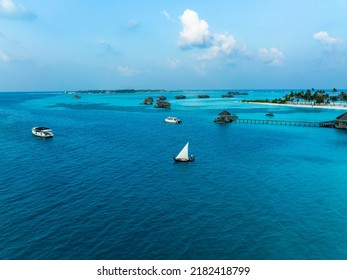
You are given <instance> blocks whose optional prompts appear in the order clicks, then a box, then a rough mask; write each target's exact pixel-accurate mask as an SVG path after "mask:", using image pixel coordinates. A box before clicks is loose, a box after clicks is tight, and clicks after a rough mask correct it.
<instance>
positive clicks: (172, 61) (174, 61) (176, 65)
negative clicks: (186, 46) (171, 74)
mask: <svg viewBox="0 0 347 280" xmlns="http://www.w3.org/2000/svg"><path fill="white" fill-rule="evenodd" d="M167 62H168V64H169V67H170V68H171V69H177V68H179V67H180V66H181V61H179V60H178V59H176V58H171V57H168V59H167Z"/></svg>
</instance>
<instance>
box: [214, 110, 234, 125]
mask: <svg viewBox="0 0 347 280" xmlns="http://www.w3.org/2000/svg"><path fill="white" fill-rule="evenodd" d="M237 119H238V117H237V116H236V115H231V114H230V113H229V112H228V111H226V110H224V111H223V112H221V113H219V114H218V117H217V118H215V119H214V122H216V123H231V122H233V121H235V120H237Z"/></svg>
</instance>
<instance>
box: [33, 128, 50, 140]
mask: <svg viewBox="0 0 347 280" xmlns="http://www.w3.org/2000/svg"><path fill="white" fill-rule="evenodd" d="M31 132H32V133H33V134H34V135H35V136H38V137H42V138H50V137H53V132H52V129H50V128H48V127H44V126H37V127H33V128H32V130H31Z"/></svg>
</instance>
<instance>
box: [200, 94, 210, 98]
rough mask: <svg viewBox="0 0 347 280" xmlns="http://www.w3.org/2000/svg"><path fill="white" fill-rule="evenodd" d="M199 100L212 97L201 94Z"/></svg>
mask: <svg viewBox="0 0 347 280" xmlns="http://www.w3.org/2000/svg"><path fill="white" fill-rule="evenodd" d="M198 98H210V96H209V95H207V94H199V95H198Z"/></svg>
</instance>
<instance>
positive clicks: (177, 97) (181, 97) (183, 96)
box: [175, 95, 186, 99]
mask: <svg viewBox="0 0 347 280" xmlns="http://www.w3.org/2000/svg"><path fill="white" fill-rule="evenodd" d="M175 98H176V99H185V98H186V96H185V95H176V96H175Z"/></svg>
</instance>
